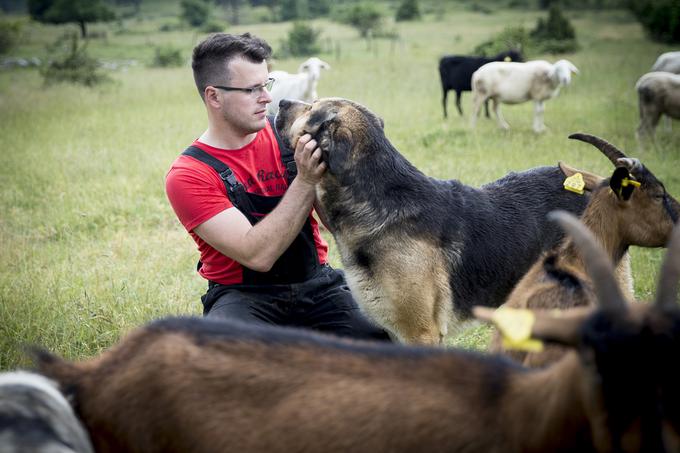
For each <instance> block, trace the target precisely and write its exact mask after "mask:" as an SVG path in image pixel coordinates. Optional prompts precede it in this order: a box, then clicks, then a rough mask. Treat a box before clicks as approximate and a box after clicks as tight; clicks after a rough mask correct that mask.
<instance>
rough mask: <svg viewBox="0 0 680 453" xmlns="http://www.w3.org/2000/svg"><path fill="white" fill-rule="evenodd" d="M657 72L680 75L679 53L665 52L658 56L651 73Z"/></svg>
mask: <svg viewBox="0 0 680 453" xmlns="http://www.w3.org/2000/svg"><path fill="white" fill-rule="evenodd" d="M657 71H663V72H672V73H673V74H680V52H666V53H662V54H661V55H659V58H657V59H656V62H655V63H654V65H653V66H652V72H657Z"/></svg>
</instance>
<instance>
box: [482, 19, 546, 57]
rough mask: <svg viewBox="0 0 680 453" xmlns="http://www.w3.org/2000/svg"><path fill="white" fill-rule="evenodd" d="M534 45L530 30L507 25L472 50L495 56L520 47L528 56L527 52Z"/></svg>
mask: <svg viewBox="0 0 680 453" xmlns="http://www.w3.org/2000/svg"><path fill="white" fill-rule="evenodd" d="M532 46H533V42H532V41H531V37H530V36H529V32H528V31H527V30H526V29H525V28H524V27H522V26H521V25H520V26H518V27H507V28H505V29H504V30H503V31H501V32H500V33H499V34H497V35H496V36H494V37H493V38H491V39H490V40H488V41H484V42H483V43H481V44H479V45H478V46H477V47H475V49H474V50H473V51H472V52H473V53H474V54H475V55H483V56H487V57H490V56H493V55H497V54H499V53H501V52H505V51H506V50H508V49H519V50H521V51H522V53H524V56H525V58H526V56H527V53H528V52H529V51H530V49H531V48H532Z"/></svg>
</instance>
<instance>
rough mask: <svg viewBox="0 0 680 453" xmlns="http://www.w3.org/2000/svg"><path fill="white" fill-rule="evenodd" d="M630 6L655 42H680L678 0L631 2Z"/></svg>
mask: <svg viewBox="0 0 680 453" xmlns="http://www.w3.org/2000/svg"><path fill="white" fill-rule="evenodd" d="M628 5H629V8H630V10H631V11H632V12H633V15H635V17H636V18H637V20H638V21H639V22H640V23H641V24H642V26H643V27H644V29H645V31H646V32H647V33H648V34H649V36H650V37H651V38H652V39H653V40H655V41H660V42H665V43H669V44H671V43H678V42H680V2H678V0H629V3H628Z"/></svg>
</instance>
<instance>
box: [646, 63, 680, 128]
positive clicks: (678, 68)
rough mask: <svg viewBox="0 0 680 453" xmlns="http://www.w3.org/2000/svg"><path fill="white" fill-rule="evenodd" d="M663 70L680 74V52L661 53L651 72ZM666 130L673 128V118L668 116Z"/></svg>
mask: <svg viewBox="0 0 680 453" xmlns="http://www.w3.org/2000/svg"><path fill="white" fill-rule="evenodd" d="M656 71H663V72H672V73H673V74H680V52H666V53H662V54H661V55H659V58H657V59H656V61H655V62H654V65H652V69H650V72H656ZM665 123H666V130H668V131H669V130H671V119H670V118H669V117H666V120H665Z"/></svg>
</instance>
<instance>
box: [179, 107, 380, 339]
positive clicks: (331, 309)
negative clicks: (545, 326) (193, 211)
mask: <svg viewBox="0 0 680 453" xmlns="http://www.w3.org/2000/svg"><path fill="white" fill-rule="evenodd" d="M268 120H269V121H270V123H272V118H271V117H268ZM272 127H273V124H272ZM276 140H277V142H278V145H279V149H280V151H281V159H282V161H283V163H284V166H285V168H286V178H287V181H288V184H289V185H290V183H291V182H292V180H293V179H294V178H295V175H296V174H297V169H296V167H295V160H294V158H293V151H292V150H290V149H288V148H286V147H284V146H283V144H282V143H281V141H280V140H279V137H278V136H276ZM182 154H184V155H187V156H190V157H193V158H194V159H197V160H199V161H201V162H203V163H205V164H207V165H209V166H211V167H212V168H213V169H214V170H215V171H216V172H217V173H218V174H219V175H220V178H221V179H222V181H223V182H224V185H225V187H226V189H227V196H228V197H229V200H230V201H231V202H232V204H233V205H234V206H235V207H236V208H238V209H239V210H240V211H241V212H242V213H243V214H244V215H245V216H246V218H247V219H248V221H250V223H251V225H254V224H256V223H257V222H259V221H260V220H261V219H262V218H263V217H264V216H265V215H267V214H269V213H270V212H271V211H272V210H273V209H274V208H275V207H276V206H277V204H278V203H279V201H280V200H281V198H282V197H265V196H261V195H256V194H250V193H247V192H246V190H245V188H244V187H243V185H242V184H241V183H240V182H238V181H237V180H236V178H235V176H234V174H233V172H232V171H231V169H230V168H229V167H228V166H227V165H226V164H225V163H224V162H222V161H220V160H218V159H216V158H214V157H213V156H211V155H210V154H208V153H206V152H205V151H203V150H201V149H200V148H197V147H195V146H190V147H189V148H187V149H186V150H185V151H184V152H183V153H182ZM198 266H199V268H200V266H201V263H200V261H199V263H198ZM201 301H202V302H203V314H204V315H206V316H214V317H229V318H232V319H234V318H237V319H242V320H250V321H261V322H264V323H269V324H284V325H293V326H299V327H309V328H314V329H317V330H322V331H330V332H334V333H336V334H339V335H346V336H353V337H362V338H371V339H381V340H387V339H389V336H388V335H387V334H386V333H385V332H384V331H383V330H381V329H379V328H377V327H376V326H375V325H373V324H372V323H370V321H368V320H367V319H366V318H365V317H364V316H363V315H362V314H361V313H360V312H359V309H358V306H357V305H356V302H355V301H354V299H353V298H352V296H351V293H350V291H349V288H348V287H347V285H346V283H345V280H344V274H343V273H342V271H340V270H336V269H332V268H331V267H330V266H328V265H324V266H322V265H320V263H319V255H318V252H317V250H316V245H315V243H314V235H313V233H312V225H311V222H310V219H309V218H307V220H306V221H305V223H304V225H303V227H302V229H301V230H300V233H299V234H298V235H297V236H296V237H295V239H294V240H293V242H292V243H291V245H290V246H289V247H288V249H286V251H285V252H284V253H283V254H282V255H281V256H280V257H279V259H278V260H277V261H276V262H275V263H274V265H273V266H272V268H271V269H270V270H269V271H268V272H257V271H254V270H252V269H248V268H247V267H245V266H243V282H242V283H241V284H233V285H222V284H219V283H216V282H212V281H210V282H209V283H208V292H207V293H206V294H205V295H204V296H203V297H201Z"/></svg>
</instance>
